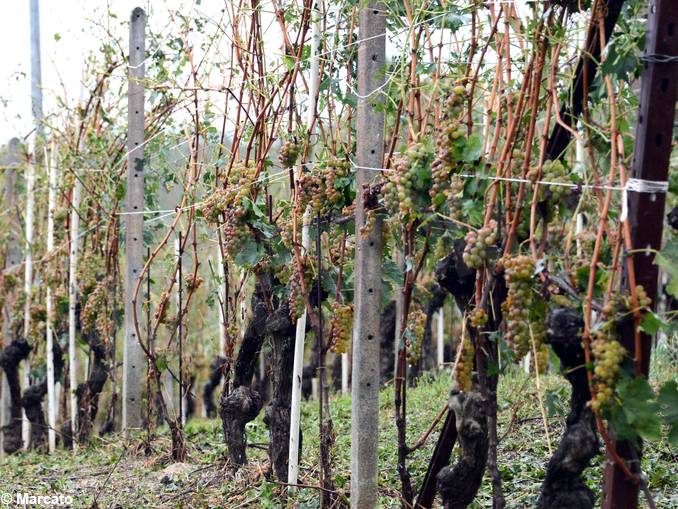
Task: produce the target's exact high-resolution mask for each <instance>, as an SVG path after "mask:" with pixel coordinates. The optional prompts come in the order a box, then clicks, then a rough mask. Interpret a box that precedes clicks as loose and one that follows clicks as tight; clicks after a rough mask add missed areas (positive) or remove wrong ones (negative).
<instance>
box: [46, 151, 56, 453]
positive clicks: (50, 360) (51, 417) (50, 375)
mask: <svg viewBox="0 0 678 509" xmlns="http://www.w3.org/2000/svg"><path fill="white" fill-rule="evenodd" d="M51 150H52V153H51V157H50V159H49V160H48V158H47V149H45V166H46V167H47V168H46V169H47V175H48V182H49V191H48V195H47V252H48V253H49V255H50V256H51V255H52V253H53V252H54V209H55V208H56V190H57V189H56V187H57V167H56V166H57V150H56V146H55V144H54V143H52V146H51ZM48 161H49V162H48ZM45 306H46V308H47V351H46V352H45V358H46V359H47V423H48V425H49V428H47V443H48V446H49V452H54V449H55V448H56V432H55V429H56V411H57V408H56V399H55V396H56V393H55V391H54V350H53V348H54V330H53V323H54V302H53V298H52V288H51V287H50V286H49V285H47V301H46V303H45Z"/></svg>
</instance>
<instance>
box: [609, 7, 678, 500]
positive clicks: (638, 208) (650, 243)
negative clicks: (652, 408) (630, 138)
mask: <svg viewBox="0 0 678 509" xmlns="http://www.w3.org/2000/svg"><path fill="white" fill-rule="evenodd" d="M677 55H678V9H677V8H676V2H675V0H650V2H649V8H648V23H647V36H646V43H645V52H644V55H643V60H644V69H643V74H642V79H641V86H640V105H639V108H638V123H637V125H636V133H635V134H636V137H635V145H634V151H633V168H632V174H631V178H635V179H640V180H645V181H655V182H665V181H667V180H668V172H669V157H670V154H671V143H672V138H673V117H674V112H675V105H676V93H677V91H678V61H677V58H678V57H677ZM665 198H666V196H665V194H664V193H648V192H631V191H629V192H628V207H629V208H628V221H629V228H630V230H631V245H632V249H633V253H631V254H627V256H631V257H632V258H633V265H634V271H635V276H636V284H638V285H643V287H644V288H645V290H646V292H647V295H648V296H649V297H650V298H651V299H652V305H653V307H656V301H657V288H658V276H659V269H658V267H657V266H656V265H655V264H654V256H652V253H653V252H654V250H658V249H660V248H661V241H662V229H663V224H664V202H665ZM624 279H625V280H626V278H624ZM627 284H628V283H625V285H627ZM622 344H623V345H624V347H625V348H626V349H627V350H628V351H629V352H633V351H634V350H635V349H634V338H633V328H632V327H629V328H628V330H625V331H624V333H623V334H622ZM651 347H652V337H651V336H648V335H646V334H643V335H642V348H641V355H642V366H641V367H642V372H643V375H645V376H647V374H648V370H649V365H650V354H651ZM616 447H617V452H619V454H620V455H621V456H622V457H623V458H625V459H627V460H632V461H631V463H630V466H631V468H632V470H635V471H638V461H633V460H639V458H640V451H634V450H633V449H632V448H631V447H630V445H629V444H628V443H625V442H617V444H616ZM636 455H637V457H636ZM638 490H639V486H638V485H637V484H636V483H634V482H633V481H632V480H630V479H628V478H626V477H625V476H624V474H623V473H622V472H621V470H620V469H619V468H618V467H617V466H615V465H614V463H612V461H610V459H609V457H608V461H607V462H606V466H605V485H604V489H603V500H602V507H603V509H635V508H636V507H638Z"/></svg>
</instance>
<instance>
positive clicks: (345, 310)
mask: <svg viewBox="0 0 678 509" xmlns="http://www.w3.org/2000/svg"><path fill="white" fill-rule="evenodd" d="M330 326H331V330H332V337H331V343H330V349H331V350H332V351H333V352H334V353H336V354H342V353H347V352H348V349H349V346H350V345H351V334H352V332H353V306H352V305H351V304H341V303H340V302H338V301H336V300H335V301H334V302H333V303H332V320H331V322H330Z"/></svg>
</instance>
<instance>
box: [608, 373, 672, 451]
mask: <svg viewBox="0 0 678 509" xmlns="http://www.w3.org/2000/svg"><path fill="white" fill-rule="evenodd" d="M617 393H618V394H619V398H620V399H621V408H622V411H623V413H624V416H625V417H626V423H627V424H628V427H629V428H631V429H632V430H633V432H634V433H635V434H636V435H637V436H639V437H641V438H644V439H646V440H658V439H659V438H661V422H660V419H659V415H658V411H659V405H658V404H657V402H656V401H654V392H653V391H652V387H650V384H649V383H648V381H647V380H646V379H645V378H644V377H642V376H637V377H635V378H632V379H631V378H625V379H622V380H621V381H620V382H619V383H618V384H617ZM622 429H623V428H622ZM615 431H617V432H619V431H618V430H616V429H615ZM626 431H627V430H624V432H626ZM629 438H633V437H629Z"/></svg>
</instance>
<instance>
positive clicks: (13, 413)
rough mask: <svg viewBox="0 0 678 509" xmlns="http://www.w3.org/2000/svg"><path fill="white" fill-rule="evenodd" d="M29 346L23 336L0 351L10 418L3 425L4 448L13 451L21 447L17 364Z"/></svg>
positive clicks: (19, 386) (29, 348) (27, 352)
mask: <svg viewBox="0 0 678 509" xmlns="http://www.w3.org/2000/svg"><path fill="white" fill-rule="evenodd" d="M30 351H31V346H30V345H29V344H28V342H27V341H26V340H25V339H24V338H20V339H15V340H14V341H12V342H11V343H10V344H9V345H7V346H6V347H5V348H4V350H3V351H2V353H0V366H2V369H4V370H5V375H6V376H7V384H8V385H9V397H10V420H9V423H8V424H7V425H6V426H5V429H4V431H5V434H4V449H5V452H6V453H9V454H11V453H13V452H16V451H18V450H19V449H21V446H22V444H23V440H22V437H21V417H22V406H21V384H20V383H19V365H20V364H21V361H23V360H25V359H26V358H27V357H28V354H29V353H30Z"/></svg>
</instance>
